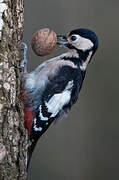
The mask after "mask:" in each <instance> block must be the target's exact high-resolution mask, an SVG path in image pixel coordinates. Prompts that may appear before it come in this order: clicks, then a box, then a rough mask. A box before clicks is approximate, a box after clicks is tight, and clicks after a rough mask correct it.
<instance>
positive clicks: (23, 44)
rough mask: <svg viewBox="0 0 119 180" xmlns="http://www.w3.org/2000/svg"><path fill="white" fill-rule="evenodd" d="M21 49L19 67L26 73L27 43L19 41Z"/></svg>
mask: <svg viewBox="0 0 119 180" xmlns="http://www.w3.org/2000/svg"><path fill="white" fill-rule="evenodd" d="M21 50H22V60H21V63H20V68H21V69H22V70H23V72H24V73H27V58H26V53H27V45H26V44H25V43H24V42H22V43H21Z"/></svg>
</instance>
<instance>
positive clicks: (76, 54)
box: [61, 49, 92, 71]
mask: <svg viewBox="0 0 119 180" xmlns="http://www.w3.org/2000/svg"><path fill="white" fill-rule="evenodd" d="M91 56H92V51H85V52H84V51H81V50H78V51H77V50H74V49H71V50H69V51H68V52H67V53H65V54H63V55H62V56H61V58H62V59H64V60H70V61H72V62H73V63H74V64H75V65H76V66H77V67H80V69H81V70H84V71H85V70H86V68H87V65H88V63H89V61H90V59H91Z"/></svg>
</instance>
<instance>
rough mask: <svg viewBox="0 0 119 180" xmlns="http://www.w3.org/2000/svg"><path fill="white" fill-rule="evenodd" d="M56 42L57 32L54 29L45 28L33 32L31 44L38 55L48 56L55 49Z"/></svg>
mask: <svg viewBox="0 0 119 180" xmlns="http://www.w3.org/2000/svg"><path fill="white" fill-rule="evenodd" d="M56 43H57V35H56V33H55V32H54V31H53V30H50V29H48V28H44V29H40V30H38V31H37V32H35V33H34V34H33V37H32V42H31V45H32V49H33V51H34V52H35V54H36V55H38V56H46V55H48V54H50V53H51V52H52V51H53V49H54V48H55V46H56Z"/></svg>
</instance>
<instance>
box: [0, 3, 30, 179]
mask: <svg viewBox="0 0 119 180" xmlns="http://www.w3.org/2000/svg"><path fill="white" fill-rule="evenodd" d="M23 15H24V0H0V180H25V179H26V175H27V174H26V162H27V132H26V130H25V129H24V120H23V105H22V102H21V100H20V79H19V77H20V73H19V68H18V67H19V63H20V59H21V53H20V43H21V40H22V33H23V25H24V17H23Z"/></svg>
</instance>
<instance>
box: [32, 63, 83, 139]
mask: <svg viewBox="0 0 119 180" xmlns="http://www.w3.org/2000/svg"><path fill="white" fill-rule="evenodd" d="M82 80H83V79H82V75H81V72H80V71H79V70H78V69H74V68H72V67H69V66H63V67H61V68H60V70H59V72H58V73H57V75H56V76H54V77H53V78H51V79H49V83H48V84H47V86H46V88H45V90H44V93H43V94H42V97H41V99H40V101H39V102H40V103H39V105H38V106H37V108H36V109H35V114H36V116H35V118H34V121H33V125H32V131H31V139H32V137H36V138H39V136H41V135H42V134H43V133H44V132H45V131H46V130H47V128H48V127H49V125H50V124H51V123H52V122H53V121H54V120H55V119H57V118H58V117H59V114H60V113H61V112H62V110H64V109H70V108H71V106H72V104H74V103H75V101H76V100H77V97H78V92H79V89H80V87H81V84H82ZM61 114H62V113H61ZM34 133H35V136H33V135H32V134H34Z"/></svg>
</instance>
